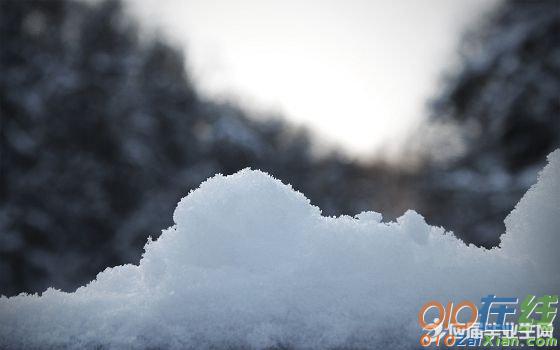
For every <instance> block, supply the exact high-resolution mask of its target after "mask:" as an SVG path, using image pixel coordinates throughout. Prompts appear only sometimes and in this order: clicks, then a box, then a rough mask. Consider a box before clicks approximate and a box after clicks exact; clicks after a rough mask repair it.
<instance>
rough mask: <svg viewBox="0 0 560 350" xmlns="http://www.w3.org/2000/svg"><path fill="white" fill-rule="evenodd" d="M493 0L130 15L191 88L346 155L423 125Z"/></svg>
mask: <svg viewBox="0 0 560 350" xmlns="http://www.w3.org/2000/svg"><path fill="white" fill-rule="evenodd" d="M495 3H496V2H495V0H493V1H485V0H470V1H457V0H427V1H403V0H399V1H372V0H323V1H303V0H283V1H263V0H236V1H213V0H191V1H179V0H144V1H137V2H132V1H131V2H130V4H131V5H132V6H131V9H132V10H133V12H135V13H136V14H137V15H139V16H140V17H141V18H143V19H144V21H143V22H144V23H149V24H154V25H155V26H156V27H158V28H160V29H161V31H162V32H163V33H164V34H165V35H167V36H170V37H171V38H172V39H173V40H175V41H177V42H179V43H180V44H182V45H185V47H186V48H187V50H188V52H187V55H186V56H187V59H188V64H189V67H190V68H191V71H192V72H193V74H194V77H195V79H196V81H197V84H198V86H199V88H200V89H201V90H202V91H203V92H204V93H206V94H208V95H210V96H214V97H216V96H235V97H238V98H239V99H240V100H241V101H243V102H244V103H247V104H248V105H249V106H252V107H254V108H258V109H264V110H272V111H278V112H281V113H282V114H284V116H286V117H287V118H288V119H290V120H292V121H293V122H295V123H298V124H303V125H307V126H309V127H310V128H312V129H313V130H314V131H315V132H316V133H317V134H318V135H320V136H322V137H323V138H324V139H326V140H328V141H329V142H331V143H332V144H334V145H338V146H340V147H341V149H344V150H346V151H349V152H350V153H351V154H355V155H367V154H368V153H371V152H373V151H376V150H379V149H380V147H381V146H383V145H384V144H387V143H388V142H391V143H395V141H397V140H399V139H400V138H401V137H402V136H403V135H405V133H406V132H407V131H408V130H410V129H411V128H413V127H414V126H415V125H416V124H417V123H418V121H419V120H420V119H421V118H422V117H423V116H424V114H425V110H424V106H425V103H426V101H427V99H429V98H430V97H432V96H434V95H435V93H436V91H437V82H438V81H439V79H440V78H441V76H442V74H443V73H444V72H445V71H446V70H449V69H450V68H451V67H453V63H454V59H455V49H456V47H457V45H458V39H459V37H460V34H461V32H462V31H463V30H464V28H465V27H466V26H468V25H473V24H474V23H476V19H477V18H479V17H480V16H481V15H482V14H483V13H484V12H485V11H487V10H488V9H490V8H491V6H493V5H495Z"/></svg>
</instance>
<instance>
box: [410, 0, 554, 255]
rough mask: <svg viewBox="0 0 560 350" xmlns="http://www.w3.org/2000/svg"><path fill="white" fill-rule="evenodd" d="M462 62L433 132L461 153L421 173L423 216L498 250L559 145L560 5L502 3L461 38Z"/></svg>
mask: <svg viewBox="0 0 560 350" xmlns="http://www.w3.org/2000/svg"><path fill="white" fill-rule="evenodd" d="M460 53H461V58H462V63H461V68H460V70H459V72H457V73H456V74H453V75H451V76H450V77H448V79H447V81H446V86H445V88H444V90H443V93H442V94H441V96H440V97H439V98H437V99H436V100H435V101H434V103H433V108H432V113H433V115H432V123H435V124H447V125H449V124H451V125H453V126H454V127H455V129H456V130H459V134H458V135H455V137H458V138H460V139H461V140H463V142H464V152H462V153H461V154H460V155H459V156H458V157H455V158H454V159H452V160H451V161H447V162H443V163H434V164H432V166H430V167H425V168H424V169H425V175H424V180H423V184H424V187H423V195H422V196H421V197H423V198H424V200H423V203H420V204H419V208H420V209H421V210H422V211H423V213H425V214H426V215H427V216H428V217H429V218H430V220H431V221H432V222H434V223H436V224H440V225H444V226H445V227H448V228H452V229H454V231H455V232H456V233H458V234H460V235H461V236H462V237H463V238H464V239H465V240H466V241H468V242H474V243H477V244H483V245H486V246H493V245H496V244H497V243H498V242H499V237H498V234H497V233H500V232H503V230H504V227H503V222H502V221H503V219H504V217H505V216H506V215H507V213H509V212H510V211H511V209H513V206H514V205H515V203H516V202H517V201H518V200H519V198H520V197H521V196H522V194H523V193H524V192H525V191H526V190H527V188H528V187H529V186H530V185H531V184H532V183H534V182H535V179H536V175H535V174H536V171H537V170H538V169H540V168H541V167H542V165H543V164H544V162H545V159H546V155H547V154H548V153H549V152H551V151H552V150H554V149H555V148H557V147H559V146H560V3H559V2H558V1H556V0H550V1H549V0H540V1H506V2H504V3H502V4H501V5H500V6H499V7H498V8H497V9H496V10H495V11H494V12H493V13H491V14H490V15H489V17H488V18H487V19H486V20H485V21H484V22H483V23H481V26H480V27H478V28H476V29H475V30H473V31H471V32H469V33H467V34H466V35H465V38H464V40H463V45H462V47H461V52H460ZM428 153H430V152H428Z"/></svg>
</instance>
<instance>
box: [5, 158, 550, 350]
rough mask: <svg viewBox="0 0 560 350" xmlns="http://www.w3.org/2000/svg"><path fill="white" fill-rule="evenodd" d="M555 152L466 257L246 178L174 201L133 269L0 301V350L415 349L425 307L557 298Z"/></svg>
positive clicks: (450, 239)
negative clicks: (169, 220)
mask: <svg viewBox="0 0 560 350" xmlns="http://www.w3.org/2000/svg"><path fill="white" fill-rule="evenodd" d="M559 175H560V151H559V150H557V151H555V152H554V153H552V154H551V155H550V156H549V164H548V165H547V166H546V167H545V169H544V170H543V171H542V173H541V175H540V177H539V180H538V183H537V184H536V185H534V186H533V187H532V188H531V189H530V190H529V191H528V193H527V194H526V195H525V196H524V197H523V199H521V201H520V202H519V204H518V205H517V207H516V209H515V210H513V211H512V213H511V214H510V215H509V216H508V218H507V219H506V221H505V222H506V227H507V229H506V232H507V233H506V234H505V235H504V236H502V247H501V248H494V249H492V250H485V249H482V248H477V247H474V246H466V245H465V244H464V243H462V242H461V241H459V240H458V239H456V238H455V237H454V236H453V235H452V234H450V233H446V232H445V231H444V229H442V228H438V227H432V226H429V225H427V224H426V223H425V221H424V219H423V218H422V216H420V215H419V214H417V213H416V212H414V211H407V212H406V213H405V214H404V215H403V216H401V217H400V218H399V219H397V221H396V222H389V223H384V222H382V221H381V218H382V217H381V215H380V214H378V213H373V212H368V213H362V214H359V215H357V217H356V218H352V217H348V216H342V217H339V218H332V217H324V216H321V211H320V209H319V208H317V207H315V206H312V205H311V204H310V203H309V200H308V199H307V198H305V197H304V195H302V194H301V193H299V192H296V191H294V190H293V189H292V188H291V187H290V186H287V185H284V184H282V183H281V182H280V181H278V180H275V179H273V178H272V177H270V176H269V175H267V174H265V173H262V172H260V171H252V170H247V169H246V170H242V171H240V172H238V173H236V174H234V175H231V176H222V175H216V176H215V177H213V178H211V179H209V180H207V181H206V182H204V183H203V184H202V185H201V186H200V187H199V188H198V189H197V190H195V191H193V192H191V193H190V194H189V195H188V196H187V197H185V198H183V199H182V200H181V201H180V203H179V204H178V206H177V209H176V210H175V213H174V215H173V219H174V221H175V225H174V226H172V227H170V228H168V229H167V230H165V231H164V232H163V234H162V235H161V236H160V238H159V239H158V240H157V241H152V240H149V241H148V243H147V244H146V246H145V253H144V255H143V258H142V259H141V260H140V263H139V265H123V266H117V267H114V268H108V269H106V270H105V271H103V272H101V273H100V274H99V275H98V276H97V278H96V279H95V280H94V281H92V282H91V283H89V284H88V285H86V286H84V287H81V288H79V289H78V290H76V292H74V293H66V292H61V291H58V290H54V289H48V290H47V291H45V292H44V293H42V295H41V296H39V295H25V294H21V295H19V296H15V297H11V298H6V297H1V298H0V347H8V348H37V347H40V348H49V347H52V348H57V347H63V346H64V347H66V348H70V349H72V348H83V347H97V346H104V347H110V348H131V347H135V348H136V347H137V348H147V347H158V348H177V349H179V348H193V349H195V348H196V349H201V348H209V347H218V348H222V347H226V346H227V347H230V348H231V347H243V348H247V347H248V348H265V347H269V346H275V345H276V346H278V345H280V346H292V347H295V348H310V349H319V348H321V349H322V348H329V347H344V348H352V347H366V348H386V347H388V346H389V347H391V348H397V347H417V345H416V344H418V338H419V335H420V329H419V327H418V326H417V312H418V310H419V308H420V307H421V306H422V305H423V304H424V303H425V302H426V301H428V300H431V299H436V300H440V301H442V302H445V301H447V300H455V301H460V300H463V299H472V300H478V299H479V298H480V297H481V296H483V295H487V294H491V293H495V294H501V295H503V296H513V295H515V296H524V295H525V294H528V293H534V294H544V293H546V294H552V293H557V292H558V291H559V290H560V288H559V287H560V285H559V284H560V274H559V270H558V269H557V266H558V265H559V258H558V256H559V254H558V252H557V249H558V248H559V241H560V239H559V235H558V227H560V176H559Z"/></svg>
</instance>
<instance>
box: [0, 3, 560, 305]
mask: <svg viewBox="0 0 560 350" xmlns="http://www.w3.org/2000/svg"><path fill="white" fill-rule="evenodd" d="M138 32H139V28H138V25H137V24H136V23H135V22H134V20H133V19H131V18H129V17H128V16H126V15H124V13H123V8H122V4H121V3H119V2H118V1H104V2H96V3H86V2H76V1H31V0H27V1H11V0H1V1H0V113H1V125H0V126H1V128H0V294H4V295H14V294H16V293H19V292H22V291H26V292H37V291H43V290H44V289H46V288H47V287H49V286H54V287H56V288H60V289H63V290H72V289H74V288H76V287H77V286H79V285H82V284H84V283H85V282H87V281H89V280H91V279H92V278H93V277H94V276H95V275H96V274H97V273H98V272H99V271H101V270H103V269H104V268H106V267H107V266H115V265H118V264H123V263H134V262H137V261H138V259H139V257H140V255H141V253H142V247H143V244H144V243H145V242H146V238H147V236H148V235H152V236H154V237H157V236H158V235H159V232H160V230H161V229H163V228H166V227H168V226H170V225H171V224H172V212H173V209H174V207H175V205H176V203H177V201H178V200H179V199H180V198H181V197H182V196H185V195H186V194H187V193H188V191H189V190H190V189H193V188H195V187H197V186H198V185H199V184H200V182H201V181H203V180H205V179H206V178H207V177H209V176H211V175H214V174H215V173H218V172H221V173H224V174H231V173H233V172H235V171H237V170H239V169H242V168H244V167H252V168H258V169H262V170H264V171H267V172H269V173H271V174H273V175H274V176H275V177H277V178H279V179H281V180H282V181H284V182H288V183H290V184H292V185H293V186H294V187H295V188H296V189H298V190H300V191H301V192H303V193H304V194H305V195H306V196H308V197H309V198H310V199H311V201H312V203H313V204H315V205H318V206H319V207H321V208H322V209H323V212H324V214H325V215H340V214H348V215H354V214H357V213H359V212H361V211H363V210H376V211H379V212H382V213H383V214H384V219H385V220H391V219H394V218H395V217H398V216H400V215H401V214H402V213H403V212H404V210H406V209H409V208H413V209H415V210H416V211H418V212H419V213H421V214H422V215H424V216H425V217H426V220H427V222H428V223H430V224H432V225H441V226H444V227H446V228H447V229H450V230H453V231H454V232H455V234H456V235H457V236H458V237H460V238H461V239H463V240H464V241H465V242H468V243H474V244H476V245H482V246H485V247H492V246H496V245H498V244H499V242H500V240H499V235H500V234H501V233H503V232H504V226H503V219H504V218H505V216H506V215H507V214H508V213H509V212H510V211H511V209H512V208H513V206H514V205H515V203H516V202H517V201H518V200H519V198H520V197H521V196H522V194H523V193H524V192H525V191H526V190H527V188H528V187H529V186H530V185H531V184H532V183H534V182H535V180H536V173H537V171H538V170H539V169H540V167H542V166H543V164H544V162H545V157H546V155H547V154H548V153H549V152H550V151H551V150H553V149H554V148H556V147H558V146H559V145H560V118H559V117H560V99H559V97H560V10H559V2H558V1H507V2H504V3H502V4H501V5H500V6H499V7H498V8H497V9H496V10H495V11H493V13H491V14H490V15H489V16H488V17H487V18H486V19H485V21H484V22H483V24H482V25H480V26H478V27H477V28H474V29H473V30H472V31H469V32H467V33H465V35H464V37H463V39H462V40H461V42H460V43H458V47H459V51H460V56H461V63H460V67H459V69H458V70H453V71H451V69H450V67H442V74H444V73H446V72H448V74H447V75H446V76H445V79H444V82H443V83H442V85H441V87H440V92H439V93H438V94H437V96H434V98H433V100H432V101H430V102H429V104H430V116H429V118H427V119H426V121H425V123H424V125H423V126H422V128H421V130H418V131H417V132H416V133H414V134H413V135H411V136H410V140H409V142H408V143H407V146H406V148H405V149H406V152H404V155H403V159H402V161H400V162H387V161H382V160H375V159H372V160H371V161H370V162H367V163H365V162H358V161H355V160H351V159H349V158H347V157H346V156H343V155H341V154H339V153H337V152H334V151H333V152H329V153H328V154H323V155H321V156H317V155H315V152H313V151H312V150H313V146H314V141H313V136H312V133H310V132H309V131H308V130H305V129H302V128H296V127H293V126H291V125H289V124H288V123H287V122H285V121H283V119H282V118H280V117H278V116H272V115H270V116H269V115H256V114H255V112H250V111H248V110H246V109H244V108H243V107H242V106H238V105H236V104H235V103H225V102H216V101H212V100H208V99H207V98H204V97H203V96H201V94H199V93H198V92H197V89H196V86H193V83H192V80H191V79H190V76H189V72H188V71H187V70H186V69H185V64H184V62H185V60H184V57H183V54H182V52H183V51H182V50H181V49H180V48H176V47H173V46H171V45H170V44H168V43H167V42H166V41H165V39H164V38H152V39H150V40H142V39H140V36H139V34H138ZM343 117H344V116H341V118H343ZM445 150H454V151H453V152H444V151H445Z"/></svg>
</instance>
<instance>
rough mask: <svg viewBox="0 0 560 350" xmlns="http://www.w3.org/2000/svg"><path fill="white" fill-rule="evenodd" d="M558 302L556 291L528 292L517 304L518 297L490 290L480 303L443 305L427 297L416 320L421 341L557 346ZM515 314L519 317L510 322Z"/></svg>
mask: <svg viewBox="0 0 560 350" xmlns="http://www.w3.org/2000/svg"><path fill="white" fill-rule="evenodd" d="M557 305H558V295H544V296H542V297H539V298H537V297H536V296H535V295H528V296H527V297H526V298H525V299H524V300H523V301H522V302H521V303H520V304H519V299H518V298H517V297H496V295H493V294H490V295H487V296H485V297H483V298H481V299H480V307H477V306H476V305H475V304H474V303H473V302H471V301H468V300H464V301H461V302H460V303H458V304H457V305H455V304H454V303H453V302H448V303H447V305H446V306H445V307H444V306H443V304H442V303H440V302H438V301H429V302H427V303H426V304H424V305H423V306H422V308H421V309H420V311H419V312H418V324H419V325H420V327H421V328H422V330H423V331H424V332H423V334H422V335H421V336H420V345H422V346H423V347H427V346H430V345H431V344H434V345H435V346H440V345H441V346H446V347H451V346H457V347H460V346H472V347H480V346H482V347H502V346H507V347H516V346H519V347H521V346H525V345H527V346H536V347H544V346H546V347H549V346H556V345H557V344H558V340H557V339H556V338H554V337H553V335H554V327H553V321H554V319H555V318H556V313H557ZM518 311H519V312H518ZM515 315H518V318H517V321H516V322H513V321H512V319H513V318H514V317H515ZM427 318H430V319H432V320H433V321H432V322H428V321H426V319H427Z"/></svg>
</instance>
